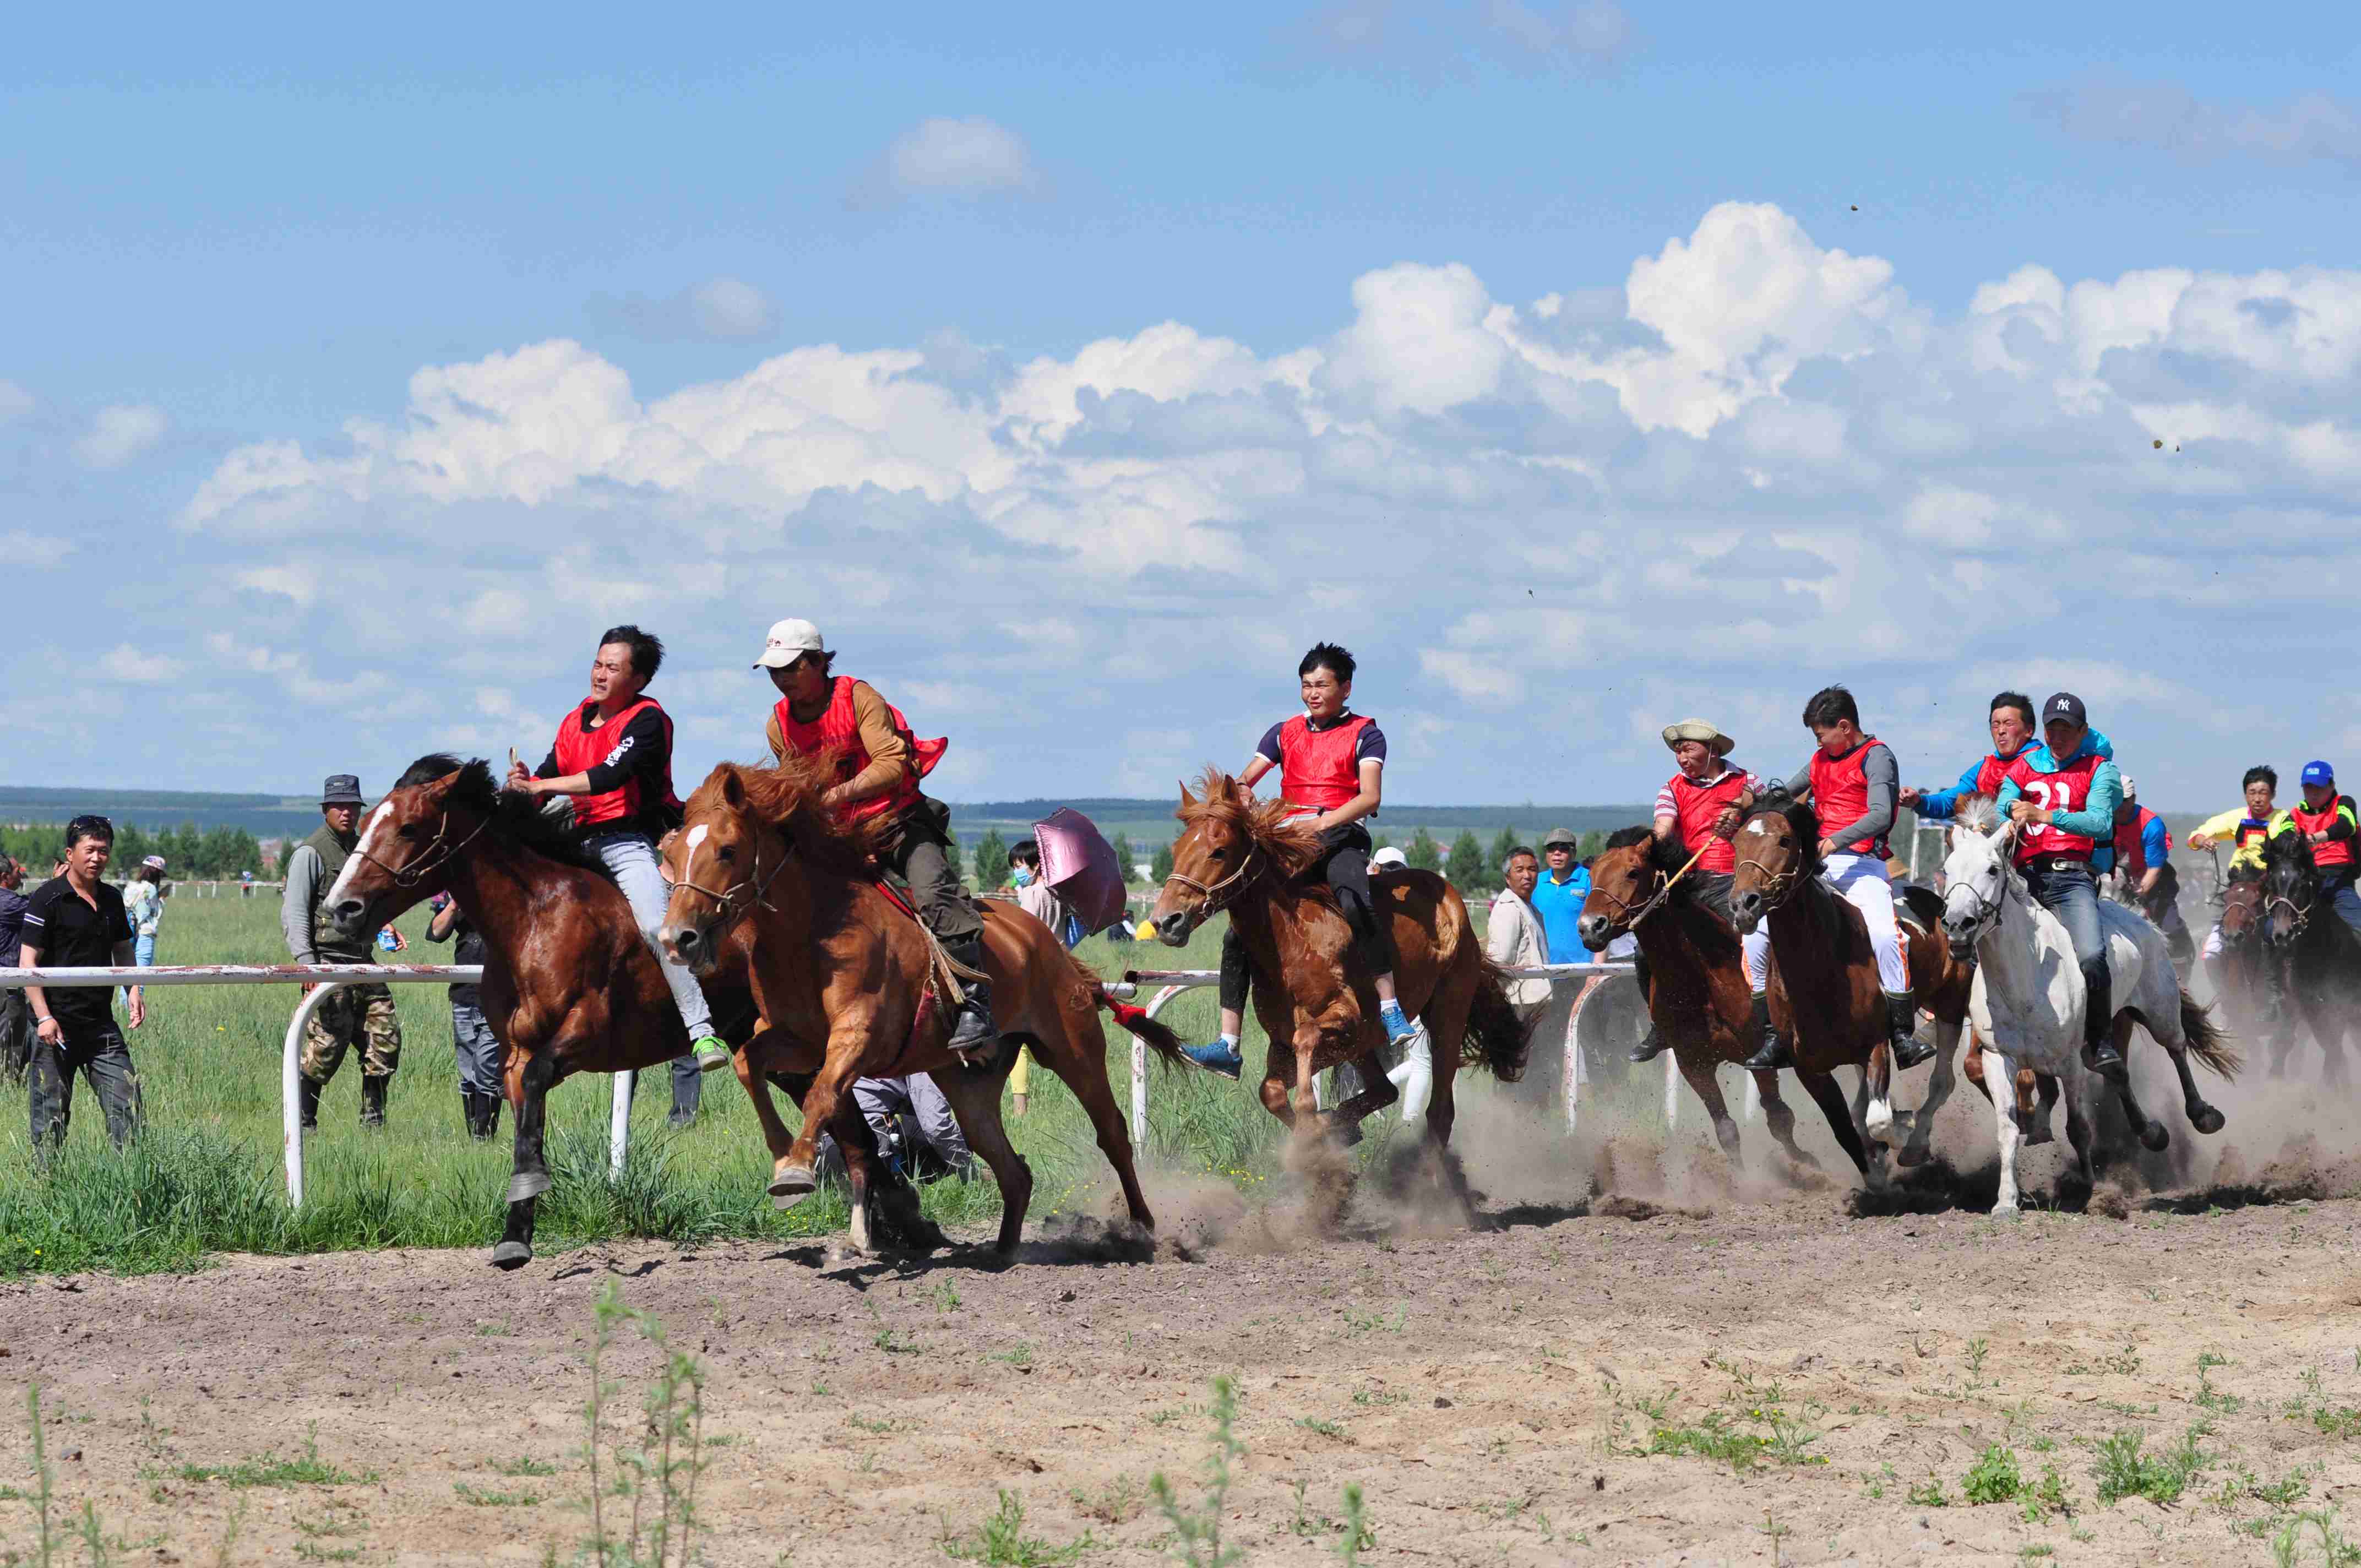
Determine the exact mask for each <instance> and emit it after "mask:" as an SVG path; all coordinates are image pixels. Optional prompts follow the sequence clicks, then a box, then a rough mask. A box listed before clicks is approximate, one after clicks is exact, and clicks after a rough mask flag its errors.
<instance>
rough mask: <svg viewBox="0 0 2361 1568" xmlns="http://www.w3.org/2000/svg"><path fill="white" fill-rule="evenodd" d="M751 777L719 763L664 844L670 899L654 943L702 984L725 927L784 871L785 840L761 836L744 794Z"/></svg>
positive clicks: (724, 935) (758, 822) (760, 827)
mask: <svg viewBox="0 0 2361 1568" xmlns="http://www.w3.org/2000/svg"><path fill="white" fill-rule="evenodd" d="M749 773H752V770H751V769H747V768H741V767H740V766H739V765H738V764H737V763H735V762H723V763H721V764H720V765H719V767H716V768H715V769H714V770H713V771H712V772H711V773H708V774H707V775H706V777H705V782H704V783H703V784H699V785H697V788H696V790H695V791H694V792H693V793H692V794H691V795H689V797H688V800H687V802H686V805H685V806H683V808H682V818H681V825H680V830H679V831H678V832H676V833H675V834H673V835H672V836H671V838H670V839H667V840H666V841H665V850H664V880H665V881H666V882H668V883H671V884H672V897H671V899H670V900H669V901H668V902H667V903H666V904H665V905H664V925H663V926H662V927H659V928H658V930H657V933H656V934H657V938H658V939H659V940H661V941H662V942H663V943H664V949H665V951H667V952H669V953H670V954H671V955H672V956H673V957H674V958H675V959H677V960H679V961H680V962H681V963H683V964H685V965H686V966H687V968H688V971H689V972H690V973H691V974H694V975H697V976H698V977H699V978H700V979H701V978H703V977H704V976H707V975H709V974H711V973H712V972H713V970H714V966H715V965H716V964H717V963H718V962H719V955H720V952H721V948H722V943H723V940H724V938H727V936H728V935H729V932H730V927H732V926H733V925H735V924H736V923H737V922H738V919H739V917H740V916H743V915H744V914H745V913H746V910H747V909H748V908H749V907H750V906H751V905H753V904H755V903H757V902H759V901H760V900H761V898H762V896H763V893H764V892H765V891H767V889H768V885H769V877H770V876H775V875H777V874H778V871H779V868H780V867H781V866H783V865H785V863H786V859H787V844H786V840H785V838H784V837H772V836H770V835H768V834H766V833H765V831H764V829H765V826H766V825H765V824H764V823H763V820H762V818H761V816H760V815H759V814H758V813H757V811H756V809H755V806H754V801H753V797H752V793H751V792H750V791H749V789H748V788H747V776H748V774H749ZM766 862H767V863H766ZM766 873H767V874H766Z"/></svg>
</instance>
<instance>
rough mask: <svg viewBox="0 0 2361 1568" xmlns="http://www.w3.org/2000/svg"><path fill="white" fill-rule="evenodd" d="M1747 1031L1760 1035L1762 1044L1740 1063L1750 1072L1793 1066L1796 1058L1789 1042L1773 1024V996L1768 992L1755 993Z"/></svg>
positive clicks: (1748, 1016) (1747, 1022)
mask: <svg viewBox="0 0 2361 1568" xmlns="http://www.w3.org/2000/svg"><path fill="white" fill-rule="evenodd" d="M1746 1028H1747V1032H1748V1033H1749V1034H1752V1035H1755V1036H1759V1037H1760V1038H1761V1040H1762V1042H1763V1043H1762V1044H1761V1045H1759V1046H1757V1047H1754V1054H1753V1055H1752V1056H1751V1057H1748V1058H1746V1059H1745V1060H1744V1061H1742V1062H1741V1063H1740V1064H1739V1065H1740V1066H1741V1067H1742V1068H1744V1069H1746V1070H1747V1071H1749V1072H1771V1071H1774V1070H1776V1069H1779V1068H1783V1067H1793V1066H1795V1057H1794V1056H1792V1055H1791V1054H1789V1052H1788V1050H1787V1042H1786V1041H1785V1040H1784V1039H1782V1038H1781V1037H1780V1036H1779V1031H1778V1030H1776V1029H1774V1028H1773V1027H1772V1026H1771V998H1770V995H1769V994H1768V993H1767V992H1760V991H1758V992H1755V993H1754V1006H1753V1010H1752V1012H1750V1013H1749V1014H1747V1016H1746Z"/></svg>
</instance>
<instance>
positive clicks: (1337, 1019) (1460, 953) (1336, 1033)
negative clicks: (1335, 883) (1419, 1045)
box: [1148, 768, 1525, 1146]
mask: <svg viewBox="0 0 2361 1568" xmlns="http://www.w3.org/2000/svg"><path fill="white" fill-rule="evenodd" d="M1201 788H1202V795H1191V794H1190V793H1189V786H1188V785H1186V784H1182V785H1181V786H1180V807H1179V809H1177V810H1176V811H1174V813H1173V816H1174V817H1177V818H1178V819H1179V820H1180V823H1181V825H1182V826H1181V830H1180V837H1179V838H1178V839H1175V840H1173V844H1172V875H1171V877H1170V879H1169V880H1167V881H1166V883H1165V884H1164V888H1163V891H1162V892H1160V893H1159V894H1157V897H1156V907H1155V909H1154V910H1152V911H1151V912H1150V914H1149V916H1148V917H1149V919H1150V920H1152V921H1153V922H1154V923H1155V926H1156V934H1157V935H1158V936H1159V937H1160V938H1163V939H1164V941H1166V942H1167V943H1169V944H1170V945H1171V946H1173V947H1176V948H1177V947H1180V946H1181V945H1183V944H1184V943H1186V942H1187V941H1188V940H1189V938H1190V936H1191V933H1192V932H1194V931H1195V930H1196V928H1197V927H1199V926H1200V925H1202V923H1203V922H1204V921H1205V920H1206V919H1207V918H1208V917H1210V916H1213V915H1215V914H1218V913H1219V912H1221V911H1222V910H1224V909H1226V910H1228V911H1229V912H1230V920H1231V922H1232V924H1233V925H1234V926H1235V928H1236V930H1237V933H1238V936H1239V937H1240V938H1241V939H1242V940H1243V941H1244V942H1245V944H1246V962H1247V965H1248V967H1249V970H1250V971H1251V973H1252V975H1253V980H1254V991H1253V995H1254V1007H1255V1016H1256V1017H1257V1019H1259V1020H1260V1021H1261V1023H1262V1026H1263V1033H1264V1034H1265V1035H1267V1036H1269V1038H1270V1058H1269V1061H1268V1065H1267V1066H1266V1068H1265V1069H1264V1074H1263V1081H1262V1102H1263V1106H1264V1108H1265V1109H1266V1110H1268V1112H1269V1113H1271V1114H1272V1115H1274V1116H1276V1117H1278V1118H1279V1121H1281V1122H1282V1123H1284V1124H1287V1125H1288V1126H1289V1127H1290V1128H1294V1129H1298V1130H1301V1131H1309V1132H1312V1133H1315V1134H1318V1133H1326V1132H1329V1131H1331V1130H1336V1131H1339V1132H1345V1131H1347V1130H1349V1129H1352V1128H1354V1127H1356V1126H1357V1125H1358V1124H1359V1123H1360V1121H1361V1118H1363V1117H1364V1116H1367V1115H1368V1114H1369V1113H1371V1112H1374V1111H1381V1110H1383V1109H1384V1108H1385V1107H1387V1106H1388V1105H1390V1104H1392V1103H1393V1102H1395V1100H1397V1099H1398V1098H1400V1095H1399V1092H1398V1091H1396V1090H1395V1088H1394V1086H1393V1084H1392V1083H1391V1081H1389V1080H1388V1079H1387V1077H1386V1072H1385V1069H1384V1067H1383V1066H1382V1065H1380V1063H1379V1061H1378V1047H1379V1046H1381V1045H1383V1044H1384V1043H1385V1039H1386V1032H1385V1028H1384V1025H1381V1024H1380V1023H1379V1022H1378V998H1377V992H1376V991H1375V990H1374V989H1372V987H1371V984H1370V981H1371V977H1370V976H1369V975H1367V974H1364V973H1361V972H1360V970H1359V966H1358V965H1357V964H1355V963H1353V962H1352V961H1351V959H1352V951H1353V940H1352V932H1351V929H1350V927H1348V926H1347V925H1346V923H1345V916H1344V915H1343V913H1342V912H1341V911H1339V910H1338V909H1337V907H1336V904H1335V900H1334V896H1333V895H1332V894H1330V893H1329V892H1328V890H1327V889H1326V888H1325V887H1324V886H1323V887H1312V886H1306V885H1304V884H1303V883H1301V881H1300V879H1301V877H1302V875H1303V873H1304V872H1305V870H1306V869H1307V868H1309V867H1310V866H1311V864H1312V861H1314V860H1315V859H1317V858H1318V856H1319V854H1320V835H1319V834H1318V833H1316V832H1314V831H1313V830H1312V828H1311V827H1310V825H1309V821H1308V819H1306V818H1302V817H1296V816H1295V815H1294V814H1295V812H1296V810H1297V808H1296V807H1294V806H1290V805H1288V804H1287V803H1286V802H1285V801H1283V800H1270V801H1265V802H1259V803H1257V801H1256V799H1255V797H1254V794H1253V792H1252V791H1251V790H1249V789H1247V788H1246V786H1245V785H1244V784H1239V783H1238V782H1237V781H1236V780H1235V779H1234V778H1232V777H1231V776H1230V775H1229V774H1227V773H1224V772H1222V771H1221V770H1220V769H1219V768H1207V769H1206V770H1205V776H1204V779H1203V781H1202V785H1201ZM1370 894H1371V898H1372V900H1373V902H1374V903H1375V904H1376V905H1377V907H1378V916H1379V917H1380V918H1383V919H1386V920H1388V921H1389V922H1391V925H1392V929H1393V938H1394V952H1395V966H1394V986H1395V990H1396V993H1397V994H1398V995H1399V996H1400V999H1401V1004H1402V1010H1403V1011H1404V1012H1406V1013H1409V1014H1411V1015H1413V1016H1415V1017H1416V1018H1418V1019H1419V1021H1420V1022H1422V1024H1424V1025H1426V1030H1427V1036H1428V1037H1429V1039H1430V1040H1431V1041H1432V1042H1433V1060H1434V1087H1433V1099H1432V1100H1430V1101H1429V1102H1427V1107H1426V1134H1427V1137H1428V1138H1429V1139H1430V1140H1431V1141H1432V1142H1433V1144H1435V1145H1437V1146H1448V1145H1449V1144H1450V1142H1451V1124H1452V1121H1453V1119H1454V1118H1455V1115H1456V1114H1457V1112H1456V1108H1455V1102H1454V1100H1453V1098H1452V1079H1453V1076H1454V1075H1455V1073H1456V1072H1457V1071H1458V1070H1459V1066H1460V1062H1461V1059H1462V1054H1463V1052H1468V1053H1472V1059H1475V1060H1478V1061H1481V1062H1482V1063H1483V1064H1484V1065H1485V1066H1486V1067H1488V1068H1489V1069H1491V1070H1492V1072H1493V1074H1494V1076H1496V1077H1498V1078H1499V1080H1501V1081H1503V1082H1507V1083H1513V1082H1515V1081H1516V1080H1517V1079H1518V1078H1519V1077H1521V1076H1522V1074H1523V1072H1524V1066H1525V1025H1523V1024H1521V1022H1519V1020H1518V1018H1517V1014H1516V1010H1515V1009H1514V1008H1513V1007H1512V1006H1511V1005H1510V1002H1509V996H1508V992H1507V991H1506V990H1505V989H1504V987H1503V981H1502V976H1501V973H1500V969H1499V965H1497V964H1495V963H1494V962H1492V960H1491V959H1489V958H1488V957H1486V956H1485V952H1484V944H1483V943H1482V942H1480V941H1478V940H1477V937H1476V931H1475V927H1473V926H1472V925H1471V924H1470V923H1469V921H1468V918H1467V905H1466V904H1464V903H1462V902H1461V901H1460V897H1459V894H1458V893H1457V892H1456V891H1455V889H1454V888H1453V887H1452V886H1451V884H1450V883H1447V882H1445V881H1444V880H1443V879H1442V878H1441V877H1439V876H1437V875H1435V874H1434V873H1433V872H1396V873H1394V874H1391V875H1389V876H1385V877H1382V878H1379V879H1378V880H1377V881H1375V882H1372V883H1370ZM1345 1062H1352V1063H1354V1064H1356V1066H1357V1067H1358V1069H1359V1070H1360V1076H1361V1081H1362V1083H1363V1084H1365V1085H1367V1087H1366V1088H1364V1089H1363V1090H1362V1091H1360V1092H1359V1093H1358V1094H1356V1095H1354V1096H1353V1097H1352V1098H1351V1099H1349V1100H1347V1101H1345V1102H1344V1103H1343V1104H1341V1105H1338V1106H1336V1107H1335V1108H1334V1109H1333V1110H1331V1111H1329V1112H1327V1113H1325V1114H1324V1115H1323V1113H1321V1112H1320V1110H1319V1107H1318V1102H1316V1101H1315V1100H1314V1099H1313V1097H1312V1078H1313V1076H1314V1075H1315V1074H1317V1073H1319V1072H1320V1071H1322V1070H1323V1069H1326V1068H1332V1067H1336V1066H1339V1065H1341V1064H1343V1063H1345Z"/></svg>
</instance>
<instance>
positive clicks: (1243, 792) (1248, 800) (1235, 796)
mask: <svg viewBox="0 0 2361 1568" xmlns="http://www.w3.org/2000/svg"><path fill="white" fill-rule="evenodd" d="M1230 798H1231V799H1232V800H1235V801H1236V802H1237V803H1238V804H1239V805H1240V806H1245V807H1246V809H1247V810H1249V811H1251V810H1253V809H1254V803H1255V797H1254V791H1253V790H1251V789H1249V788H1247V787H1246V785H1245V784H1240V783H1239V782H1238V781H1237V780H1235V779H1232V780H1231V781H1230Z"/></svg>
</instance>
